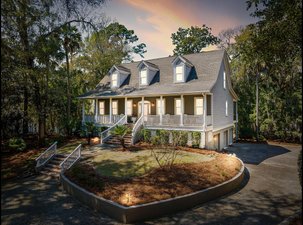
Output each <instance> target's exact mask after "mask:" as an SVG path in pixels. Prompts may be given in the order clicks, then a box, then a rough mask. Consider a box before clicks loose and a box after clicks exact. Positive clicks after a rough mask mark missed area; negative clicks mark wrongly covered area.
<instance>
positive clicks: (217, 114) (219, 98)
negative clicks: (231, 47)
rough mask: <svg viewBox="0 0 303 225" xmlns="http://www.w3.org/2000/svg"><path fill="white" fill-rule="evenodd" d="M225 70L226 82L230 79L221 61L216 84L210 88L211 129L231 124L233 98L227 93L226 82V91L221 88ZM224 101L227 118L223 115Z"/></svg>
mask: <svg viewBox="0 0 303 225" xmlns="http://www.w3.org/2000/svg"><path fill="white" fill-rule="evenodd" d="M224 70H225V73H226V80H227V79H230V74H229V71H228V70H227V68H226V67H225V68H224V63H223V61H222V64H221V67H220V71H219V76H218V79H217V82H216V83H215V85H214V87H213V88H212V90H211V92H212V93H213V129H214V130H216V129H218V128H221V127H222V128H223V127H224V126H227V125H230V124H233V98H232V96H231V93H230V91H229V89H228V88H229V87H228V85H229V84H228V82H226V89H224V87H223V72H224ZM226 100H227V102H228V116H226V115H225V105H226Z"/></svg>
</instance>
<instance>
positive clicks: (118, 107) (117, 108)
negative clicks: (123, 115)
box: [112, 100, 119, 115]
mask: <svg viewBox="0 0 303 225" xmlns="http://www.w3.org/2000/svg"><path fill="white" fill-rule="evenodd" d="M114 102H117V114H114V104H113V103H114ZM118 103H119V102H118V100H112V114H113V115H119V104H118Z"/></svg>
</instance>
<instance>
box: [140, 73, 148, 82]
mask: <svg viewBox="0 0 303 225" xmlns="http://www.w3.org/2000/svg"><path fill="white" fill-rule="evenodd" d="M140 85H147V70H146V69H143V70H141V71H140Z"/></svg>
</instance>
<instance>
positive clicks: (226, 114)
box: [225, 99, 228, 116]
mask: <svg viewBox="0 0 303 225" xmlns="http://www.w3.org/2000/svg"><path fill="white" fill-rule="evenodd" d="M225 116H228V100H227V99H226V101H225Z"/></svg>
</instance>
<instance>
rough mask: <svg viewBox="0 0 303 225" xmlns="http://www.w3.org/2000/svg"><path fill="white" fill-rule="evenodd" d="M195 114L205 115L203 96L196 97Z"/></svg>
mask: <svg viewBox="0 0 303 225" xmlns="http://www.w3.org/2000/svg"><path fill="white" fill-rule="evenodd" d="M195 115H203V98H202V97H197V98H195Z"/></svg>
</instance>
